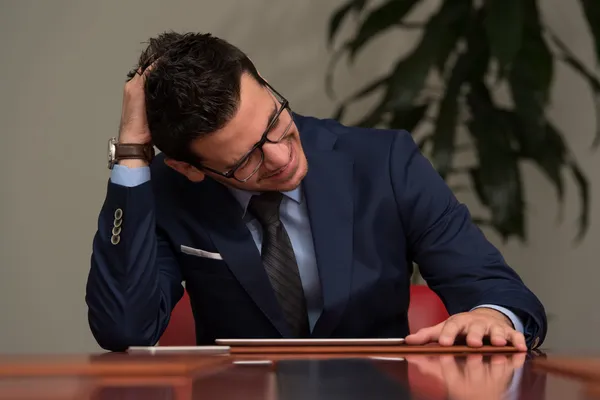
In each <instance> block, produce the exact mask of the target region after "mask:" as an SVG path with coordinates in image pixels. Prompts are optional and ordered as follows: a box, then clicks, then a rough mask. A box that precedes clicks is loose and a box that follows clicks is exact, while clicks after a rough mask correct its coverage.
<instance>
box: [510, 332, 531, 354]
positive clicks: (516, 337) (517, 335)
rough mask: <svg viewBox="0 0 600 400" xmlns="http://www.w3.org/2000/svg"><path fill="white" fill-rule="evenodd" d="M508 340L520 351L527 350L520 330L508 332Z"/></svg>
mask: <svg viewBox="0 0 600 400" xmlns="http://www.w3.org/2000/svg"><path fill="white" fill-rule="evenodd" d="M508 340H510V342H511V343H512V345H513V346H515V347H516V348H517V349H519V350H520V351H527V344H526V343H525V336H523V334H522V333H521V332H517V331H515V330H511V331H510V332H509V333H508Z"/></svg>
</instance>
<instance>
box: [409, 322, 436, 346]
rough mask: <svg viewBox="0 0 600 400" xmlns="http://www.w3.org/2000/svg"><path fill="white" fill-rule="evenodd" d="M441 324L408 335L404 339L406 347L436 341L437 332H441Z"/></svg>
mask: <svg viewBox="0 0 600 400" xmlns="http://www.w3.org/2000/svg"><path fill="white" fill-rule="evenodd" d="M442 326H443V323H441V324H437V325H435V326H430V327H428V328H422V329H419V330H418V331H417V332H416V333H413V334H412V335H408V336H407V337H406V338H404V341H405V342H406V344H408V345H418V344H426V343H429V342H432V341H436V340H437V338H438V336H439V332H440V331H441V330H442Z"/></svg>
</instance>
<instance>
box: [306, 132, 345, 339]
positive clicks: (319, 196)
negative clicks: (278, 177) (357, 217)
mask: <svg viewBox="0 0 600 400" xmlns="http://www.w3.org/2000/svg"><path fill="white" fill-rule="evenodd" d="M319 135H321V137H320V138H319V142H320V146H319V147H321V148H323V147H325V148H327V147H330V146H332V145H333V142H331V143H329V144H328V141H334V140H335V139H334V138H333V137H332V136H333V134H331V133H330V132H329V131H325V130H322V131H320V132H319ZM327 136H329V139H328V138H327ZM305 150H306V155H307V159H308V165H309V172H308V174H307V176H306V178H305V179H304V182H303V187H304V190H305V195H306V200H307V205H308V207H307V208H308V214H309V218H310V224H311V230H312V235H313V243H314V246H315V254H316V258H317V268H318V271H319V277H320V280H321V289H322V293H323V312H322V314H321V316H320V318H319V320H318V321H317V323H316V325H315V328H314V330H313V336H314V337H327V336H329V335H331V333H332V332H333V330H334V329H335V327H336V326H337V324H338V322H339V320H340V318H341V316H342V314H343V311H344V309H345V307H346V304H347V302H348V298H349V294H350V285H351V275H352V249H353V214H354V204H353V199H354V195H353V193H352V188H353V160H352V159H351V158H350V157H349V156H348V155H346V154H342V153H337V152H335V151H332V150H329V149H326V150H310V149H309V148H307V149H305Z"/></svg>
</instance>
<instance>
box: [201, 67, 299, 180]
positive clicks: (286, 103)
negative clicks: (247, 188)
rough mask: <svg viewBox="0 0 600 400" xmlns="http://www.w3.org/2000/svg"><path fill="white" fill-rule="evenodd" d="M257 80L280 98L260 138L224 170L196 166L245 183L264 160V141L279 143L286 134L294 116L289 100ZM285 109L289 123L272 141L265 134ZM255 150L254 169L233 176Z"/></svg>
mask: <svg viewBox="0 0 600 400" xmlns="http://www.w3.org/2000/svg"><path fill="white" fill-rule="evenodd" d="M259 80H260V81H261V83H262V84H263V85H264V86H265V87H267V88H268V89H269V90H270V91H271V92H273V94H275V95H276V96H277V97H279V99H281V105H280V106H279V109H278V110H277V112H276V113H275V115H274V116H273V119H271V121H270V122H269V125H267V129H265V131H264V133H263V134H262V136H261V139H260V140H259V141H258V142H256V143H255V144H254V146H252V148H251V149H250V150H249V151H248V152H246V153H245V154H244V155H243V156H242V158H240V159H239V160H238V161H237V162H236V163H235V165H234V166H233V167H232V168H231V169H230V170H229V171H226V172H221V171H218V170H216V169H213V168H210V167H206V166H204V165H201V164H199V165H197V167H198V168H199V169H203V170H205V171H210V172H212V173H214V174H217V175H219V176H222V177H223V178H227V179H235V180H236V181H238V182H240V183H245V182H248V180H250V178H252V177H253V176H254V175H255V174H256V173H257V172H258V170H259V169H260V167H261V166H262V164H263V162H264V161H265V152H264V150H263V149H262V147H263V146H264V144H265V143H267V142H268V143H273V144H277V143H280V142H281V140H282V139H283V138H284V137H286V136H287V134H288V132H289V130H290V128H291V126H292V124H293V123H294V116H293V114H292V110H291V108H290V103H289V101H288V100H287V99H286V98H285V97H283V96H282V95H281V93H279V92H278V91H277V90H275V88H273V87H272V86H271V85H269V83H268V82H267V81H265V80H264V79H262V78H259ZM286 109H287V111H288V112H289V114H290V123H289V125H288V126H287V127H286V128H285V131H284V132H283V134H282V135H281V137H280V138H279V139H277V140H276V141H273V140H271V139H269V138H268V137H267V136H268V134H269V132H270V131H271V129H273V127H274V126H275V124H276V123H277V121H279V117H280V116H281V114H282V113H283V111H285V110H286ZM256 150H259V151H260V153H261V159H260V163H259V164H258V166H257V167H256V169H255V170H254V171H252V173H251V174H250V175H249V176H248V177H247V178H245V179H239V178H237V177H235V173H236V171H237V170H238V169H239V168H240V167H241V166H242V165H243V164H244V162H246V161H247V160H248V159H249V158H250V156H251V155H252V153H253V152H254V151H256Z"/></svg>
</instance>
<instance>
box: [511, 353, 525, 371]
mask: <svg viewBox="0 0 600 400" xmlns="http://www.w3.org/2000/svg"><path fill="white" fill-rule="evenodd" d="M526 359H527V353H515V354H513V356H512V357H511V360H510V364H511V368H514V369H518V368H523V365H525V360H526Z"/></svg>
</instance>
